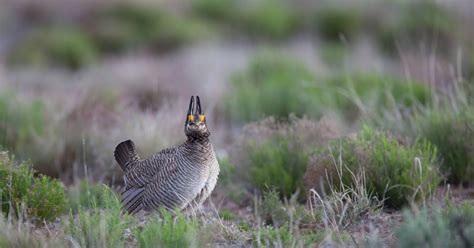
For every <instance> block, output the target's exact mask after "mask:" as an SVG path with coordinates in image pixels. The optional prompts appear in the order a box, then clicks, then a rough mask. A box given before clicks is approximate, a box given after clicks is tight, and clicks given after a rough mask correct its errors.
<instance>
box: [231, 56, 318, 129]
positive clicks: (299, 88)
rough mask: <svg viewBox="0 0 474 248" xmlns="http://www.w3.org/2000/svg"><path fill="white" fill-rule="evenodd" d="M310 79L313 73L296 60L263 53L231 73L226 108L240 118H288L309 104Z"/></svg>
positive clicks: (308, 107)
mask: <svg viewBox="0 0 474 248" xmlns="http://www.w3.org/2000/svg"><path fill="white" fill-rule="evenodd" d="M313 80H314V76H313V75H312V73H311V72H310V71H309V70H308V69H307V68H306V67H305V66H303V65H302V64H301V63H299V62H298V61H295V60H291V59H288V58H286V57H284V56H277V55H270V54H263V55H262V56H259V57H256V58H255V59H254V60H253V61H252V62H251V64H250V65H249V66H248V68H247V69H246V70H245V71H242V72H240V73H237V74H235V75H234V76H233V77H232V83H233V86H234V90H233V91H232V93H231V94H229V95H228V96H227V97H226V98H225V99H226V101H227V102H226V106H227V111H226V112H227V113H229V114H230V117H231V119H232V120H235V121H239V122H244V121H249V120H257V119H259V118H261V117H265V116H274V117H277V118H287V117H288V114H290V113H295V114H296V115H299V116H301V115H303V114H305V113H307V112H309V109H310V108H311V107H312V106H311V105H310V101H309V99H308V97H307V96H306V94H305V84H306V83H308V82H310V81H313Z"/></svg>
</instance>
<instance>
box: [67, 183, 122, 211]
mask: <svg viewBox="0 0 474 248" xmlns="http://www.w3.org/2000/svg"><path fill="white" fill-rule="evenodd" d="M104 191H105V192H109V191H110V189H109V188H108V186H107V185H105V184H97V183H92V182H90V181H89V180H83V181H81V182H79V183H78V184H77V185H74V186H71V187H69V189H68V192H67V193H68V198H69V209H70V210H71V211H72V212H73V213H77V212H78V211H79V210H80V209H82V210H84V209H85V210H87V209H104V208H106V207H107V204H108V202H107V198H106V197H103V195H104ZM113 194H114V193H113ZM106 196H107V195H106ZM107 197H108V196H107Z"/></svg>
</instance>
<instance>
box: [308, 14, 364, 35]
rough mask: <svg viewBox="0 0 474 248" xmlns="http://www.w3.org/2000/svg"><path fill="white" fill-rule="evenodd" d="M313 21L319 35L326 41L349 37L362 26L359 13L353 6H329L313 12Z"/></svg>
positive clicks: (355, 33)
mask: <svg viewBox="0 0 474 248" xmlns="http://www.w3.org/2000/svg"><path fill="white" fill-rule="evenodd" d="M314 19H315V20H314V22H315V23H316V28H317V30H318V32H319V33H320V35H321V36H322V37H323V38H324V39H326V40H328V41H332V42H334V41H340V40H341V38H342V37H344V39H351V38H353V37H354V36H355V35H357V34H358V33H359V32H360V31H361V28H362V24H363V19H362V17H361V14H360V13H359V12H358V11H357V10H354V9H353V8H342V7H329V8H323V9H321V10H319V11H317V13H316V14H315V18H314Z"/></svg>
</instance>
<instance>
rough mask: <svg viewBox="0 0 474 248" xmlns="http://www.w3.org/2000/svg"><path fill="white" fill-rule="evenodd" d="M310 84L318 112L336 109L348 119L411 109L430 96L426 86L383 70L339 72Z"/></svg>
mask: <svg viewBox="0 0 474 248" xmlns="http://www.w3.org/2000/svg"><path fill="white" fill-rule="evenodd" d="M324 82H325V83H321V84H314V85H313V87H311V88H310V91H311V92H312V93H313V95H314V97H315V98H316V99H318V100H317V101H318V103H317V106H319V107H320V108H321V110H319V112H323V113H324V112H325V111H326V112H328V111H327V110H323V109H324V108H325V109H330V111H335V112H339V113H341V114H342V115H343V116H344V117H345V118H346V119H348V120H357V119H359V118H362V119H367V118H369V119H370V118H372V119H374V118H379V117H380V116H383V115H384V113H385V112H387V111H388V110H390V109H402V110H405V111H406V110H410V109H412V108H413V107H415V106H418V105H421V106H423V105H427V104H428V103H430V100H431V97H432V96H431V90H430V88H429V87H428V86H426V85H423V84H422V83H420V82H417V81H413V80H404V79H401V78H398V77H394V76H390V75H382V74H368V73H355V74H353V75H347V76H344V75H338V76H334V77H332V78H329V79H327V80H325V81H324Z"/></svg>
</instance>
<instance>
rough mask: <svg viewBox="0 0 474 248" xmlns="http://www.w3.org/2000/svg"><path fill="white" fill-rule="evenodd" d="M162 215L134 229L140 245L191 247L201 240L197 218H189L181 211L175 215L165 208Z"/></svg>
mask: <svg viewBox="0 0 474 248" xmlns="http://www.w3.org/2000/svg"><path fill="white" fill-rule="evenodd" d="M160 215H161V216H155V217H153V218H151V219H149V220H148V223H146V224H145V226H143V228H137V229H135V230H134V235H135V237H136V239H137V241H138V244H139V246H140V247H144V248H146V247H191V246H193V244H194V245H196V244H195V242H197V241H199V240H200V237H199V236H198V230H199V228H200V227H199V224H198V222H197V221H196V220H193V219H190V220H189V219H187V218H186V217H185V216H183V215H182V214H181V213H178V214H177V215H176V216H173V214H172V213H171V212H169V211H167V210H164V209H163V210H162V211H160Z"/></svg>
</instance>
